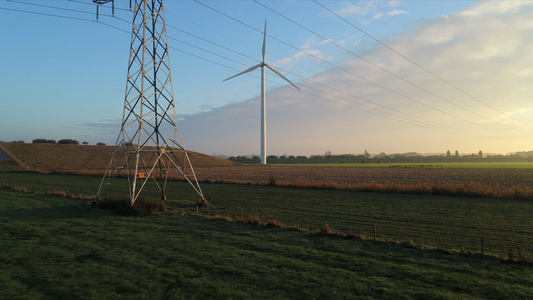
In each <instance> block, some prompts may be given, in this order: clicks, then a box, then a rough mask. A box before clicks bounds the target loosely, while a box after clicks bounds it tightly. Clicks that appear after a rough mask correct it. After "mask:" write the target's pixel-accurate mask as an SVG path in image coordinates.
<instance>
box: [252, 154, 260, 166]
mask: <svg viewBox="0 0 533 300" xmlns="http://www.w3.org/2000/svg"><path fill="white" fill-rule="evenodd" d="M251 161H252V163H253V164H258V163H260V162H261V159H260V158H259V156H257V155H254V156H252V159H251Z"/></svg>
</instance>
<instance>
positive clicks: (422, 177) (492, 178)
mask: <svg viewBox="0 0 533 300" xmlns="http://www.w3.org/2000/svg"><path fill="white" fill-rule="evenodd" d="M195 171H196V175H197V177H198V179H199V180H224V181H228V182H229V181H239V182H242V183H251V184H257V183H267V182H268V181H269V178H274V180H276V181H278V182H300V181H306V182H310V183H337V184H360V183H377V184H398V185H418V184H436V185H442V184H465V183H477V184H483V185H486V186H495V185H498V186H502V187H512V186H522V187H529V186H531V185H532V183H533V170H530V169H453V168H366V167H322V166H309V167H307V166H281V165H277V166H230V167H219V168H205V167H198V168H195Z"/></svg>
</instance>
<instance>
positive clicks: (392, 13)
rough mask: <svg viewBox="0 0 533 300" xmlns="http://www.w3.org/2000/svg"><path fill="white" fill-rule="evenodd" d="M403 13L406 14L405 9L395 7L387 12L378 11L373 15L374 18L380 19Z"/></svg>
mask: <svg viewBox="0 0 533 300" xmlns="http://www.w3.org/2000/svg"><path fill="white" fill-rule="evenodd" d="M404 14H407V11H405V10H397V9H395V10H392V11H387V12H378V13H377V14H375V15H374V19H376V20H377V19H382V18H385V17H390V16H396V15H404Z"/></svg>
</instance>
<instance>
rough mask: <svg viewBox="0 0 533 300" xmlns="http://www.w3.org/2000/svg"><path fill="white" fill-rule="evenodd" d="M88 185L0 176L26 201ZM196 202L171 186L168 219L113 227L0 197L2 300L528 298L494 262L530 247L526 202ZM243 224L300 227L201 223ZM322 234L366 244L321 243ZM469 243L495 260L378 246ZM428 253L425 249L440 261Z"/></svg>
mask: <svg viewBox="0 0 533 300" xmlns="http://www.w3.org/2000/svg"><path fill="white" fill-rule="evenodd" d="M99 182H100V178H99V177H90V176H73V175H50V174H49V175H44V174H31V173H28V174H21V173H0V184H4V185H9V186H18V187H25V188H27V189H28V190H29V191H32V192H46V191H51V190H56V191H60V190H62V191H69V192H71V193H82V194H94V193H95V191H96V189H97V187H98V184H99ZM202 188H203V189H204V192H205V193H206V194H207V195H208V196H210V198H211V199H212V205H211V206H209V207H204V208H201V209H200V213H201V215H200V216H195V215H193V214H194V213H195V203H196V200H197V199H196V198H197V197H196V194H195V193H194V192H193V191H192V190H191V189H190V188H188V186H187V185H186V184H184V183H182V182H171V183H169V187H168V195H169V202H170V203H169V210H168V211H167V212H165V213H162V214H160V215H157V216H147V217H131V216H130V217H126V216H119V215H115V214H113V213H111V212H109V211H106V210H100V209H96V208H91V207H90V206H88V205H87V203H86V201H80V200H76V199H69V198H65V197H57V196H49V195H40V194H31V193H22V192H15V191H10V190H0V202H1V204H2V205H1V206H0V223H1V224H2V226H1V227H0V239H2V241H3V242H2V243H1V246H0V247H1V248H0V249H1V251H0V264H1V265H0V298H5V299H58V298H63V299H147V298H150V299H194V298H197V299H206V298H241V299H244V298H260V299H264V298H276V299H284V298H287V299H294V298H306V299H307V298H308V299H339V298H440V299H456V298H499V299H502V298H504V299H505V298H507V299H517V298H528V297H529V296H531V295H532V294H533V272H531V270H532V265H531V263H528V262H509V261H508V260H507V259H501V258H506V254H507V253H506V249H505V248H503V249H504V250H502V251H494V249H496V246H495V245H494V244H493V242H494V241H495V240H503V241H504V242H506V243H508V245H514V247H516V246H517V245H518V246H521V247H526V248H527V247H531V244H530V241H531V236H530V235H529V236H528V234H530V233H531V232H533V228H532V227H533V225H532V223H533V222H531V221H530V216H531V215H532V212H533V203H531V202H527V201H514V200H487V199H472V198H460V197H435V196H433V197H430V196H415V195H395V194H370V193H355V192H345V191H322V190H311V189H294V188H279V187H264V186H263V187H257V186H245V185H220V184H203V185H202ZM241 212H242V213H244V215H245V216H248V215H257V216H259V217H261V219H269V218H272V219H277V220H280V221H281V222H283V223H285V224H288V225H291V226H292V225H293V223H294V222H295V219H296V218H298V219H299V221H300V224H301V226H302V227H304V228H306V231H302V232H299V231H296V230H294V229H292V228H267V227H264V226H256V225H249V224H243V223H239V222H225V221H221V220H215V219H213V218H212V216H214V215H223V216H231V217H238V216H240V214H241ZM380 222H381V223H380ZM325 223H328V224H330V225H331V226H332V228H333V229H334V230H339V231H346V232H347V233H364V234H365V235H367V237H368V238H367V240H360V239H357V238H355V239H346V238H342V237H339V236H320V235H318V234H317V231H318V228H319V227H320V226H321V225H323V224H325ZM371 224H377V228H378V240H379V241H378V242H374V241H372V239H371V238H369V236H370V235H371V229H370V228H368V227H369V225H371ZM412 224H417V226H416V230H415V231H410V229H409V228H411V227H412ZM359 226H361V227H359ZM387 227H390V228H391V229H387ZM363 228H366V229H363ZM479 229H484V230H485V231H484V233H483V234H482V235H483V236H484V237H485V239H486V245H485V246H486V248H487V249H486V251H487V252H491V250H490V249H491V248H492V251H493V254H498V255H500V256H501V258H496V257H494V256H481V255H475V254H471V255H461V254H446V253H448V252H447V251H444V252H443V251H439V250H427V249H426V250H421V249H420V248H418V247H412V246H410V245H408V244H407V243H395V242H385V241H389V240H391V239H394V238H391V237H388V236H386V235H385V234H384V233H385V232H388V231H390V230H392V231H391V232H392V233H391V235H399V236H398V237H396V238H397V239H399V240H400V241H402V240H405V241H407V240H409V236H411V238H412V237H413V236H414V235H420V236H422V237H423V236H424V235H427V237H428V238H430V237H431V236H439V235H443V236H444V235H445V233H446V232H447V231H450V232H451V234H450V235H449V236H451V237H453V236H455V237H457V238H459V237H461V236H468V235H472V236H473V237H474V239H475V240H476V242H477V238H478V236H479V231H477V230H479ZM363 230H366V231H365V232H363ZM469 230H470V231H469ZM509 231H511V232H514V233H510V232H509ZM402 232H407V233H402ZM426 232H427V234H426ZM402 234H404V236H402ZM402 237H405V239H404V238H402ZM521 241H523V242H524V243H523V244H521ZM443 242H446V241H440V243H441V244H443ZM438 243H439V241H436V243H435V244H434V245H432V242H429V241H428V242H424V243H423V244H424V245H426V246H427V248H438ZM447 243H448V244H447V247H448V248H453V249H457V250H460V249H459V248H458V247H455V246H454V244H453V243H452V242H447ZM522 250H523V251H524V252H525V250H526V249H522ZM452 252H453V251H452ZM494 252H496V253H494ZM514 253H515V255H517V252H514ZM515 258H516V257H515Z"/></svg>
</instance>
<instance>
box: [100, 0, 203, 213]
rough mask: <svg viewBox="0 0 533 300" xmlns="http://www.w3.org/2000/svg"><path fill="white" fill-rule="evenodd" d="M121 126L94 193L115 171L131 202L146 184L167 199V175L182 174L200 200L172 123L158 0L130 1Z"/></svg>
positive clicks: (172, 105)
mask: <svg viewBox="0 0 533 300" xmlns="http://www.w3.org/2000/svg"><path fill="white" fill-rule="evenodd" d="M130 49H131V50H130V59H129V64H128V79H127V84H126V97H125V101H124V114H123V117H122V128H121V130H120V133H119V136H118V138H117V141H116V144H115V147H114V149H113V153H112V155H111V159H110V161H109V165H108V167H107V170H106V173H105V175H104V178H103V179H102V183H101V184H100V188H99V189H98V193H97V197H98V196H101V195H102V193H103V191H104V189H106V187H107V186H108V185H110V184H111V180H112V179H113V178H115V177H117V176H119V175H121V176H125V177H127V178H128V186H129V195H130V199H131V205H132V206H133V204H134V203H135V201H136V200H137V198H138V197H139V195H140V194H141V191H142V190H143V188H145V187H146V186H147V184H152V182H153V183H155V186H156V187H157V188H158V189H159V191H160V193H161V198H162V199H163V200H166V193H165V188H166V184H167V180H168V178H169V175H173V176H178V177H180V178H182V177H183V178H185V179H186V180H187V181H188V182H189V183H190V185H191V186H192V187H193V188H194V190H195V191H196V192H197V193H198V194H199V195H200V197H201V198H202V200H203V201H204V202H205V201H206V200H205V197H204V196H203V194H202V190H201V188H200V185H199V184H198V180H197V179H196V175H195V174H194V170H193V168H192V165H191V162H190V159H189V156H188V154H187V150H186V149H185V148H184V147H183V146H182V142H181V137H180V135H179V131H178V127H177V125H176V110H175V103H174V92H173V87H172V76H171V72H170V59H169V52H168V43H167V32H166V25H165V16H164V9H163V0H139V1H136V2H135V10H134V15H133V30H132V35H131V48H130Z"/></svg>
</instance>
